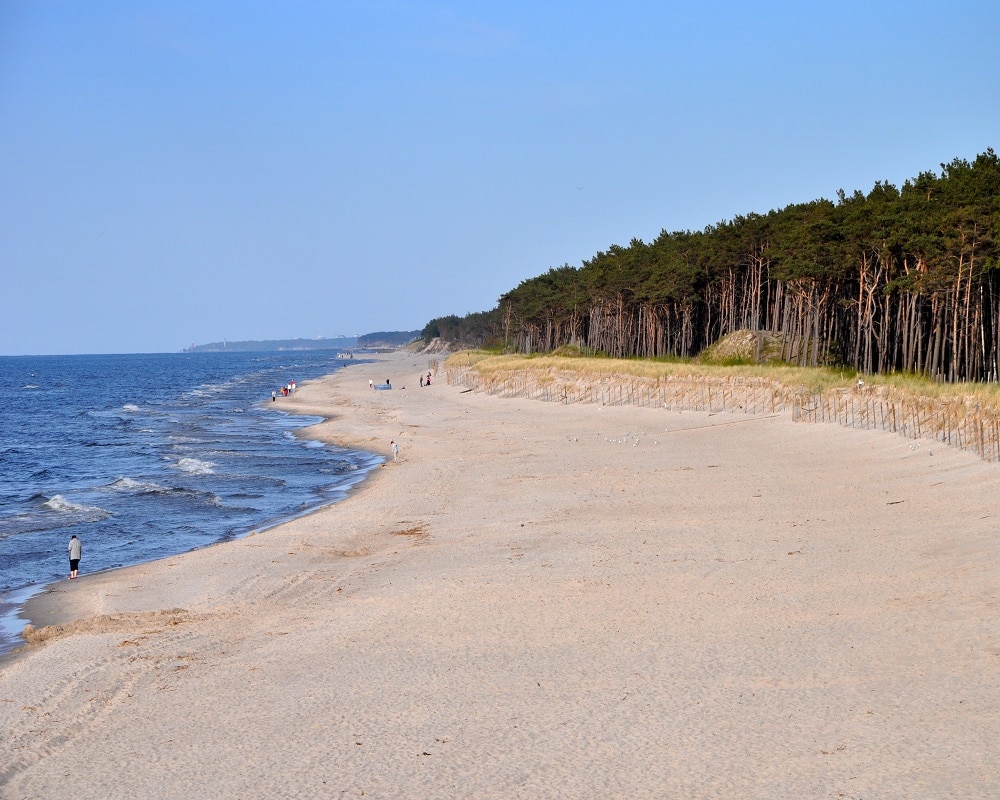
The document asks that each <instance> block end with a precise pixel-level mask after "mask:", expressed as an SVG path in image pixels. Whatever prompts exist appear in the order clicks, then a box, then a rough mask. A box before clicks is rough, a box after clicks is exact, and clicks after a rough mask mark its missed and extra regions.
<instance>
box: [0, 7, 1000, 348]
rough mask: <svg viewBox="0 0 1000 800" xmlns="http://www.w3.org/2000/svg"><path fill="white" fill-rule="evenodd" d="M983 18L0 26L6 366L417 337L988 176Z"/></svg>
mask: <svg viewBox="0 0 1000 800" xmlns="http://www.w3.org/2000/svg"><path fill="white" fill-rule="evenodd" d="M998 30H1000V3H997V2H995V0H947V2H921V0H907V2H895V0H892V1H890V2H880V1H879V0H863V1H861V2H856V1H855V0H845V1H844V2H839V3H830V2H812V1H811V0H796V1H795V2H769V1H768V0H761V1H760V2H746V0H742V2H722V1H721V0H699V2H694V1H693V0H692V2H670V1H669V0H659V1H658V2H645V1H644V0H637V1H636V2H631V1H630V0H618V1H617V2H610V1H609V2H586V1H585V0H577V1H576V2H568V1H566V2H563V1H562V0H557V1H555V2H546V1H545V0H531V1H530V2H523V1H522V0H503V1H498V2H477V0H463V1H461V2H454V1H453V0H439V1H438V2H424V1H423V0H410V1H409V2H397V1H395V0H358V1H357V2H352V1H349V0H271V1H270V2H261V1H259V0H239V2H222V1H219V2H212V1H211V0H192V2H174V1H173V0H155V2H153V1H152V0H129V1H125V0H121V1H118V2H115V1H112V0H87V1H86V2H84V0H0V270H2V271H0V275H2V277H0V297H2V299H3V301H4V302H3V303H2V308H3V313H2V315H0V355H28V354H32V355H35V354H38V355H40V354H76V353H127V352H176V351H179V350H180V349H182V348H184V347H187V346H189V345H191V344H204V343H208V342H217V341H223V340H225V339H228V340H230V341H234V340H246V339H285V338H299V337H301V338H316V337H320V336H325V337H332V336H339V335H355V334H362V333H368V332H373V331H383V330H419V329H421V328H423V327H424V325H426V324H427V322H429V321H430V320H431V319H433V318H435V317H440V316H445V315H448V314H457V315H460V316H461V315H464V314H467V313H470V312H475V311H485V310H489V309H492V308H494V307H495V306H496V304H497V301H498V298H499V297H500V295H501V294H503V293H504V292H506V291H508V290H510V289H512V288H514V287H516V286H517V285H518V284H519V283H520V282H521V281H523V280H526V279H529V278H532V277H535V276H537V275H540V274H542V273H544V272H546V271H547V270H548V269H549V268H551V267H559V266H562V265H564V264H569V265H571V266H580V265H581V264H582V263H583V262H584V261H585V260H588V259H590V258H592V257H593V256H594V255H595V254H596V253H597V252H599V251H602V250H606V249H607V248H608V247H610V246H611V245H613V244H620V245H627V244H628V243H629V241H631V240H632V239H633V238H638V239H642V240H644V241H651V240H652V239H654V238H655V237H656V236H657V235H658V234H659V233H660V232H661V231H662V230H667V231H679V230H701V229H703V228H705V227H706V226H709V225H713V224H716V223H718V222H720V221H722V220H727V219H732V218H733V217H735V216H737V215H740V214H746V213H750V212H758V213H766V212H767V211H769V210H771V209H777V208H782V207H785V206H787V205H789V204H792V203H799V202H806V201H809V200H815V199H817V198H821V197H822V198H829V199H835V198H836V193H837V191H838V189H844V190H845V191H847V192H848V194H850V193H852V192H853V191H854V190H856V189H860V190H862V191H865V192H867V191H868V190H870V189H871V188H872V186H873V185H874V184H875V182H876V181H888V182H890V183H892V184H895V185H897V186H901V185H902V183H903V182H904V181H906V180H907V179H910V178H913V177H915V176H916V175H917V174H919V173H920V172H923V171H927V170H930V171H935V172H937V171H940V165H941V164H942V162H950V161H952V160H953V159H955V158H963V159H968V160H972V159H974V158H975V157H976V156H977V155H978V154H979V153H982V152H985V151H986V149H987V148H990V147H992V148H994V149H1000V141H998V140H1000V88H998V87H1000V55H998V51H997V49H996V46H995V44H996V32H997V31H998Z"/></svg>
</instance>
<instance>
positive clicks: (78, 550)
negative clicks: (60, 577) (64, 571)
mask: <svg viewBox="0 0 1000 800" xmlns="http://www.w3.org/2000/svg"><path fill="white" fill-rule="evenodd" d="M68 549H69V579H70V580H71V581H73V580H76V575H77V571H78V570H79V569H80V556H82V555H83V542H81V541H80V540H79V539H77V538H76V534H75V533H74V534H73V535H72V536H71V537H70V539H69V548H68Z"/></svg>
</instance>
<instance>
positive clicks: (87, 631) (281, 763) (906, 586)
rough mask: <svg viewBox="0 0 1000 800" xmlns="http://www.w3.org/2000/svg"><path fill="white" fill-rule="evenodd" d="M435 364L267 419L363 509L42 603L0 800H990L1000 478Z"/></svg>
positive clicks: (762, 424)
mask: <svg viewBox="0 0 1000 800" xmlns="http://www.w3.org/2000/svg"><path fill="white" fill-rule="evenodd" d="M428 364H429V361H428V357H427V356H416V355H410V354H393V355H390V356H385V357H383V360H382V361H381V362H380V363H378V364H374V365H366V364H355V365H351V366H350V367H348V368H347V369H344V370H341V371H339V372H337V373H335V374H334V375H332V376H330V377H328V378H324V379H321V380H318V381H313V382H310V383H308V384H305V385H303V386H301V387H300V388H299V391H298V392H297V393H296V394H295V395H294V396H292V397H290V398H287V399H283V405H282V407H283V408H284V409H288V410H291V409H294V410H296V411H299V412H302V413H311V414H317V415H320V416H324V417H326V421H325V422H323V423H321V424H320V425H317V426H315V427H314V428H311V429H309V433H308V435H310V436H315V437H318V438H322V439H324V440H329V441H333V442H336V443H340V444H344V445H347V446H351V447H358V448H361V449H366V450H371V451H375V452H380V453H383V454H384V455H386V456H387V457H389V442H390V440H395V441H397V442H399V444H400V455H399V462H398V463H393V462H392V460H391V457H389V458H388V461H387V463H386V464H385V465H384V466H383V467H381V468H379V469H377V470H376V471H375V473H374V474H373V475H372V476H371V477H370V478H369V479H368V480H367V481H366V482H365V483H364V484H363V486H361V487H359V488H357V489H355V490H354V492H353V493H352V495H351V496H350V497H349V498H348V499H346V500H344V501H342V502H340V503H337V504H335V505H333V506H330V507H328V508H325V509H322V510H321V511H318V512H316V513H314V514H311V515H309V516H307V517H304V518H301V519H297V520H294V521H291V522H288V523H285V524H283V525H281V526H279V527H276V528H273V529H270V530H267V531H264V532H261V533H258V534H256V535H251V536H249V537H247V538H245V539H241V540H239V541H236V542H230V543H226V544H223V545H217V546H214V547H210V548H207V549H204V550H200V551H197V552H193V553H188V554H185V555H182V556H177V557H173V558H168V559H164V560H162V561H157V562H153V563H150V564H144V565H139V566H136V567H131V568H128V569H123V570H117V571H114V572H110V573H106V574H102V575H92V576H87V575H83V576H82V577H81V579H80V580H78V581H74V582H73V583H72V584H70V583H69V582H68V581H67V582H63V583H61V584H55V585H54V586H53V587H51V591H49V592H47V593H46V594H44V595H43V596H41V597H39V598H36V599H35V600H33V601H32V603H31V605H30V613H31V616H32V619H33V621H34V622H35V623H36V624H37V625H46V624H49V625H51V624H56V623H59V624H63V623H69V624H68V625H67V629H66V630H65V631H63V632H61V633H60V635H57V636H54V637H53V638H51V639H48V640H47V641H44V642H42V643H40V644H37V645H32V646H31V647H30V648H28V649H27V650H26V651H23V652H22V653H20V654H19V655H16V656H14V657H12V658H10V659H7V660H6V661H4V662H3V663H2V665H0V729H2V730H4V732H5V733H4V736H3V737H2V741H0V797H3V798H24V797H43V798H44V797H56V796H62V795H65V794H67V792H70V793H72V794H73V795H74V796H75V797H77V798H91V797H92V798H110V797H130V798H135V797H186V798H200V797H204V798H222V797H225V798H229V797H232V798H256V797H260V798H273V797H304V796H306V797H325V796H330V797H341V796H344V797H358V796H362V793H363V795H364V796H366V797H483V798H487V797H489V798H492V797H496V798H510V797H525V798H528V797H531V798H538V797H579V798H605V797H691V798H712V797H718V798H736V797H740V798H744V797H768V798H804V797H816V798H820V797H831V798H835V797H850V798H858V797H864V798H867V797H880V798H915V797H928V798H932V797H943V796H955V797H963V798H979V797H982V798H987V797H995V796H997V795H998V794H1000V755H998V748H997V747H996V744H995V742H996V738H997V735H998V733H1000V688H998V686H1000V682H998V680H997V678H998V674H1000V639H998V632H1000V622H998V613H997V612H998V609H1000V603H998V592H997V576H998V575H1000V569H998V567H1000V536H998V534H997V531H996V529H997V520H998V519H1000V503H998V496H997V489H996V486H997V479H998V477H1000V466H998V465H995V464H988V463H985V462H982V461H980V460H978V459H977V458H976V457H975V456H973V455H971V454H969V453H964V452H960V451H957V450H950V449H948V448H945V447H943V446H939V445H935V446H934V448H933V455H930V454H929V452H928V450H929V448H928V446H927V444H926V443H924V445H923V446H921V447H915V446H914V443H913V442H911V441H909V440H906V439H902V438H899V437H895V436H892V435H890V434H886V433H876V432H868V431H856V430H849V429H843V428H839V427H836V426H831V425H805V424H794V423H792V422H791V421H790V420H789V419H788V418H787V417H784V416H773V417H772V416H760V417H747V416H742V415H740V416H735V415H727V414H714V415H709V414H705V413H694V412H685V413H677V412H668V411H665V410H656V409H642V408H629V407H624V408H623V407H601V406H596V405H589V406H588V405H571V406H562V405H557V404H549V403H542V402H538V401H529V400H509V399H501V398H496V397H490V396H485V395H482V394H477V393H463V392H462V391H461V389H459V388H457V387H454V386H450V385H448V384H447V382H446V381H445V380H444V375H443V373H442V374H441V375H439V376H437V378H436V380H435V382H434V383H433V385H432V386H430V387H425V388H421V387H420V386H419V384H418V376H419V375H420V374H421V373H426V371H427V370H428ZM386 378H389V379H391V381H392V384H393V387H394V388H393V390H392V391H372V390H371V389H370V388H369V386H368V381H369V379H373V380H374V381H375V382H376V383H381V382H384V380H385V379H386ZM403 387H405V388H403ZM83 566H86V565H85V564H84V565H83Z"/></svg>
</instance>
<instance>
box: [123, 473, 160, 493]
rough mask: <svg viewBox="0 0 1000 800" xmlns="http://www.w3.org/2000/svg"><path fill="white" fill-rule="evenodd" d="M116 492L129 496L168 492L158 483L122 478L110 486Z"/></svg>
mask: <svg viewBox="0 0 1000 800" xmlns="http://www.w3.org/2000/svg"><path fill="white" fill-rule="evenodd" d="M110 488H111V489H114V490H115V491H116V492H125V493H127V494H152V493H155V492H168V491H170V490H169V489H167V487H166V486H160V484H158V483H152V482H149V481H137V480H134V479H132V478H126V477H122V478H119V479H118V480H116V481H115V482H114V483H112V484H111V486H110Z"/></svg>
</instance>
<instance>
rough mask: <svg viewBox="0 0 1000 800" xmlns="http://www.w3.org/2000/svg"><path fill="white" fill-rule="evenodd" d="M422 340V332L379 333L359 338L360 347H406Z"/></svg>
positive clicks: (367, 334)
mask: <svg viewBox="0 0 1000 800" xmlns="http://www.w3.org/2000/svg"><path fill="white" fill-rule="evenodd" d="M419 338H420V331H378V332H376V333H366V334H365V335H364V336H359V337H358V347H361V348H373V347H405V346H406V345H408V344H409V343H410V342H412V341H414V340H415V339H419Z"/></svg>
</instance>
